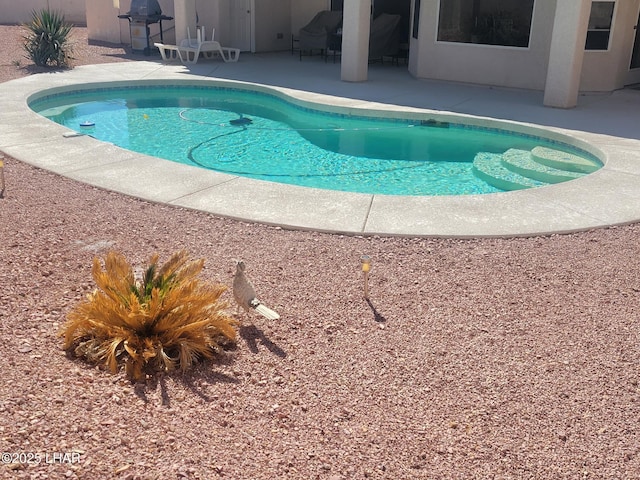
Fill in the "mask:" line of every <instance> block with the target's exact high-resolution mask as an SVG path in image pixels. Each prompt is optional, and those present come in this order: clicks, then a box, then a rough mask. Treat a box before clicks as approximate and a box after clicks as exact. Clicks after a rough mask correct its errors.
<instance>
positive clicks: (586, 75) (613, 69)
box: [580, 0, 640, 92]
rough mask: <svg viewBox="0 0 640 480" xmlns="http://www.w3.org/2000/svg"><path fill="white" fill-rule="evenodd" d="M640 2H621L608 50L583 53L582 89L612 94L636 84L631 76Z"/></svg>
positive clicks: (617, 6)
mask: <svg viewBox="0 0 640 480" xmlns="http://www.w3.org/2000/svg"><path fill="white" fill-rule="evenodd" d="M639 9H640V0H618V2H617V3H616V10H615V11H614V19H613V21H614V24H613V29H612V31H611V37H610V39H609V50H607V51H589V50H587V51H586V52H585V53H584V61H583V64H582V74H581V77H580V90H581V91H584V92H610V91H612V90H616V89H618V88H622V87H624V86H625V85H627V84H629V83H633V82H634V81H637V80H633V79H631V78H630V76H629V64H630V61H631V52H632V49H633V42H634V38H635V30H634V26H635V24H636V22H637V20H638V10H639Z"/></svg>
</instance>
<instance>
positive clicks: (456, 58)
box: [409, 0, 555, 90]
mask: <svg viewBox="0 0 640 480" xmlns="http://www.w3.org/2000/svg"><path fill="white" fill-rule="evenodd" d="M438 4H439V0H422V2H421V11H420V33H419V37H420V38H419V39H418V40H415V39H413V38H412V39H411V51H410V55H411V58H410V62H409V69H410V71H411V72H412V74H414V75H415V76H417V77H421V78H432V79H438V80H450V81H456V82H472V83H480V84H485V85H496V86H504V87H516V88H528V89H537V90H542V89H544V85H545V79H546V71H547V62H548V55H549V46H550V41H551V32H552V28H553V16H554V13H555V0H537V1H536V2H535V6H534V12H533V22H532V27H531V39H530V42H529V47H528V48H514V47H501V46H490V45H475V44H466V43H447V42H437V41H436V38H437V30H438V15H439V10H438Z"/></svg>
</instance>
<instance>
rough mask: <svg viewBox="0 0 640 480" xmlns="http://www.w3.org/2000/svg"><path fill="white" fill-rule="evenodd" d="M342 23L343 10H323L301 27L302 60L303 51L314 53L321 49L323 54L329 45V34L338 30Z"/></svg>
mask: <svg viewBox="0 0 640 480" xmlns="http://www.w3.org/2000/svg"><path fill="white" fill-rule="evenodd" d="M341 24H342V12H341V11H338V10H322V11H321V12H318V13H317V14H316V16H315V17H313V19H312V20H311V21H310V22H309V23H308V24H307V25H305V26H304V27H302V28H301V29H300V33H299V35H298V37H299V43H298V46H299V48H300V60H302V55H303V52H309V53H310V54H313V51H314V50H320V54H321V55H323V54H324V53H325V52H326V51H327V48H328V47H329V36H330V35H331V34H333V33H335V32H336V30H337V29H338V27H339V26H340V25H341Z"/></svg>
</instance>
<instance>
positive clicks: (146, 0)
mask: <svg viewBox="0 0 640 480" xmlns="http://www.w3.org/2000/svg"><path fill="white" fill-rule="evenodd" d="M118 18H126V19H127V20H128V21H129V33H130V35H131V50H132V51H134V52H143V53H144V54H145V55H149V54H151V42H150V41H149V37H150V34H151V32H150V29H149V25H153V24H154V23H158V24H159V26H160V43H164V38H163V35H162V21H163V20H173V17H167V16H166V15H163V14H162V9H161V8H160V5H159V4H158V0H132V1H131V10H129V13H127V14H126V15H118Z"/></svg>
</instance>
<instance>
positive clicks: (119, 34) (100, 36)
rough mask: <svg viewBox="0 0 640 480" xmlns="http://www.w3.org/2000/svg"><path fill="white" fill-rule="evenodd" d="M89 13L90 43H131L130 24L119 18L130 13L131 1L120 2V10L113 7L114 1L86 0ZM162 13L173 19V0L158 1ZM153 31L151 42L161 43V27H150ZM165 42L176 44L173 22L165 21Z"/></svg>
mask: <svg viewBox="0 0 640 480" xmlns="http://www.w3.org/2000/svg"><path fill="white" fill-rule="evenodd" d="M85 1H86V11H87V30H88V35H89V39H90V41H99V42H109V43H124V44H129V43H131V39H130V32H129V22H128V21H127V20H125V19H121V18H118V15H124V14H126V13H128V12H129V10H130V7H131V0H120V8H115V7H114V6H113V3H114V2H113V0H85ZM158 3H159V4H160V8H161V9H162V13H163V14H164V15H166V16H169V17H173V16H174V10H173V0H158ZM149 28H150V30H151V41H152V42H159V41H160V25H159V24H157V23H156V24H153V25H150V26H149ZM162 29H163V30H164V41H165V42H166V43H175V28H174V22H173V21H166V20H165V21H163V22H162Z"/></svg>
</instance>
